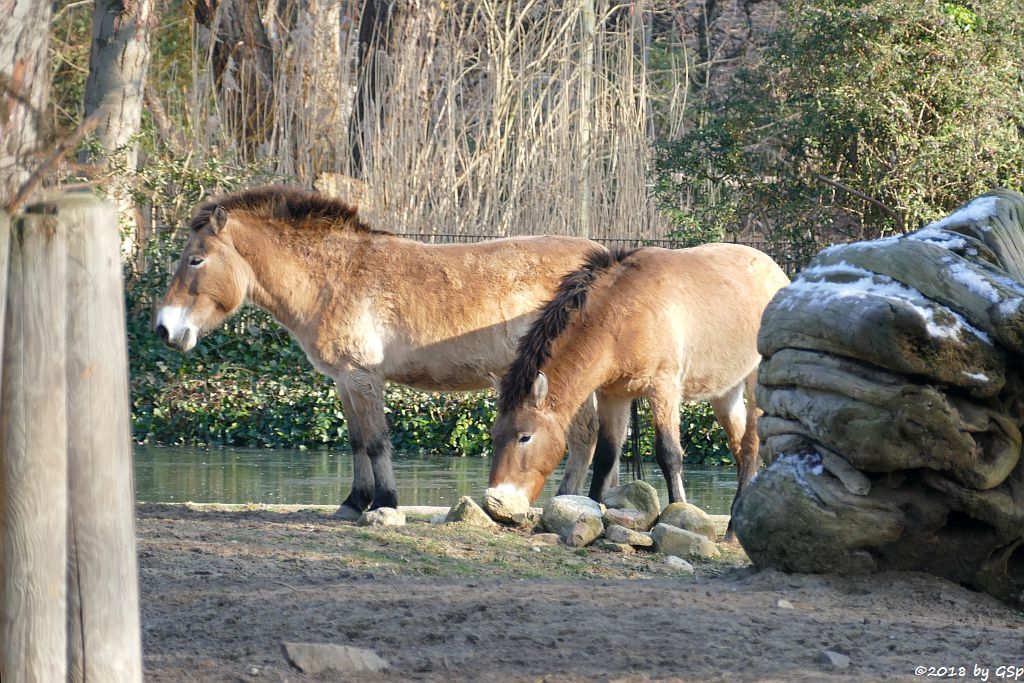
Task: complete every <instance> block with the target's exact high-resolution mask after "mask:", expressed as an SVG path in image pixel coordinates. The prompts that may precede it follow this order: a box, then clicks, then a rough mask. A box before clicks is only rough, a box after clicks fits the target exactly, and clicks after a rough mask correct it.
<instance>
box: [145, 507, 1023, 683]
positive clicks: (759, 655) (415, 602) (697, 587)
mask: <svg viewBox="0 0 1024 683" xmlns="http://www.w3.org/2000/svg"><path fill="white" fill-rule="evenodd" d="M138 538H139V558H140V573H141V586H142V624H143V647H144V653H145V655H144V656H145V674H146V679H147V680H148V681H175V682H177V681H307V680H324V681H327V680H353V681H360V682H365V683H378V682H384V681H387V682H391V681H445V682H448V681H495V682H497V681H512V682H519V681H522V682H526V681H530V682H535V681H552V682H553V681H572V682H575V681H609V682H611V681H622V682H626V681H637V682H640V681H644V682H646V681H687V682H693V681H822V680H827V681H874V680H901V681H902V680H905V681H910V680H926V679H929V678H931V679H934V678H937V677H943V676H932V677H929V676H927V675H915V673H914V672H915V668H916V667H934V668H935V670H934V671H933V672H932V673H934V674H939V673H943V672H942V671H941V670H940V669H939V667H952V672H951V673H952V674H953V675H951V676H950V675H947V676H944V677H945V678H953V679H956V680H992V681H995V680H1013V677H1012V676H1013V674H1014V673H1015V672H1014V671H1012V670H1011V671H1009V672H1007V671H1006V670H1002V674H1003V676H1004V677H1003V678H999V675H1000V671H1001V670H1000V669H998V667H1000V666H1004V667H1005V666H1007V665H1009V666H1013V667H1024V615H1022V614H1019V613H1015V612H1014V611H1013V610H1011V609H1009V608H1008V607H1006V606H1004V605H1002V604H1000V603H999V602H997V601H995V600H993V599H991V598H989V597H987V596H984V595H980V594H978V593H974V592H972V591H969V590H967V589H964V588H961V587H959V586H955V585H953V584H951V583H949V582H946V581H944V580H941V579H937V578H934V577H929V576H925V575H917V574H880V575H875V576H870V577H859V578H835V577H818V576H792V575H785V574H781V573H777V572H760V573H757V572H755V571H754V570H753V569H752V568H750V567H749V566H748V565H747V563H746V558H745V557H744V556H743V555H742V551H738V550H736V549H730V548H728V547H726V548H725V550H726V552H725V555H724V557H723V560H721V561H716V562H708V563H701V564H698V567H697V570H698V571H697V574H696V575H695V576H692V577H687V576H682V575H680V574H678V573H677V572H676V570H674V569H672V568H671V567H669V566H668V565H666V564H665V562H664V558H663V557H661V556H659V555H655V554H638V555H634V556H622V555H618V554H613V553H609V552H605V551H599V550H585V551H577V550H573V549H570V548H567V547H565V546H544V547H541V546H537V545H536V544H535V543H534V542H532V541H531V540H530V538H529V536H528V535H526V534H521V533H516V532H511V531H501V532H491V531H483V530H477V529H470V528H465V527H461V528H460V527H453V526H446V527H432V526H431V525H430V524H429V523H427V522H426V521H416V520H414V521H411V522H410V524H409V525H407V526H405V527H401V528H397V529H386V530H376V529H364V528H360V527H356V526H354V525H352V524H351V523H348V522H341V521H337V520H334V519H331V518H329V517H326V516H325V515H324V514H323V513H321V512H313V511H305V512H292V513H287V514H282V513H275V512H268V511H247V512H239V511H232V512H219V511H218V512H211V511H197V510H194V509H188V508H186V507H181V506H158V505H143V506H140V508H139V512H138ZM780 600H784V601H788V603H790V604H791V605H792V608H791V609H790V608H787V607H785V606H779V601H780ZM282 641H301V642H317V643H339V644H348V645H354V646H359V647H364V648H369V649H372V650H373V651H375V652H376V653H377V654H379V655H380V656H381V657H383V658H384V659H385V660H387V661H388V662H389V664H390V669H389V670H388V671H387V672H386V673H379V674H365V673H363V674H358V675H354V676H353V675H349V676H342V675H337V674H335V675H331V676H327V675H321V676H308V675H306V674H303V673H300V672H299V671H298V670H296V669H295V668H293V667H292V666H291V665H290V664H289V663H288V661H287V659H286V658H285V657H284V655H283V653H282V648H281V642H282ZM823 650H833V651H836V652H840V653H843V654H845V655H848V656H849V657H850V660H851V662H850V666H849V668H848V669H846V670H843V671H835V670H830V669H829V667H827V666H825V665H823V664H821V663H819V662H818V661H817V658H818V656H819V654H820V653H821V652H822V651H823ZM960 667H963V668H964V670H963V675H959V674H960V673H961V672H960ZM985 669H987V670H988V672H987V677H983V673H984V671H985ZM925 673H928V672H927V670H926V672H925ZM1008 673H1009V675H1010V677H1009V678H1006V675H1007V674H1008ZM1021 676H1022V679H1024V674H1021Z"/></svg>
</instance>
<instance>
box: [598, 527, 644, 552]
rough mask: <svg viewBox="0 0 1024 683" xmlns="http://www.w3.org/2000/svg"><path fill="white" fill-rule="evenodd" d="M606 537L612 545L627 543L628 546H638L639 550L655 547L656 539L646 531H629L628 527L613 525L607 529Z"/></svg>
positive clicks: (605, 531)
mask: <svg viewBox="0 0 1024 683" xmlns="http://www.w3.org/2000/svg"><path fill="white" fill-rule="evenodd" d="M604 537H605V538H607V539H608V540H609V541H611V542H612V543H626V544H628V545H632V546H637V547H638V548H649V547H650V546H652V545H654V539H653V538H652V537H651V535H650V534H649V533H647V532H645V531H636V530H634V529H627V528H626V527H624V526H619V525H618V524H612V525H611V526H608V527H605V530H604Z"/></svg>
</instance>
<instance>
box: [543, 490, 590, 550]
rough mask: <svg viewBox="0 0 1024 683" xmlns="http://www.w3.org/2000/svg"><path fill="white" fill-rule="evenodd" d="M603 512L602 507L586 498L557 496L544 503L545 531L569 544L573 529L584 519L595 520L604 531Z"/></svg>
mask: <svg viewBox="0 0 1024 683" xmlns="http://www.w3.org/2000/svg"><path fill="white" fill-rule="evenodd" d="M602 512H603V511H602V510H601V505H600V504H599V503H596V502H594V501H593V500H591V499H590V498H587V497H586V496H555V497H554V498H550V499H549V500H548V502H546V503H544V512H543V515H542V516H541V521H543V522H544V528H545V529H547V530H548V531H550V532H551V533H555V534H558V535H559V536H561V537H562V540H564V541H566V542H568V540H569V535H570V534H571V533H572V530H573V527H574V526H576V522H578V521H580V519H581V518H583V517H586V518H593V519H595V520H596V522H597V525H600V526H601V527H602V530H603V528H604V522H603V521H602V519H601V517H602ZM597 525H594V526H595V527H596V526H597ZM598 536H600V534H598ZM594 538H597V536H595V537H594ZM591 540H593V539H591Z"/></svg>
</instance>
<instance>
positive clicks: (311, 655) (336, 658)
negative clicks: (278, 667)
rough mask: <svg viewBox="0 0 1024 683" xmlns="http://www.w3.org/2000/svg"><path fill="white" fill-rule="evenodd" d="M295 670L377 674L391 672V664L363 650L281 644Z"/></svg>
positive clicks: (335, 646)
mask: <svg viewBox="0 0 1024 683" xmlns="http://www.w3.org/2000/svg"><path fill="white" fill-rule="evenodd" d="M281 645H282V646H283V647H284V653H285V655H286V656H287V657H288V661H289V662H291V664H292V666H294V667H295V668H296V669H298V670H299V671H301V672H303V673H307V674H319V673H324V672H325V671H337V672H338V673H356V672H371V673H377V672H380V671H384V670H385V669H387V668H388V663H387V662H385V661H384V660H383V659H381V658H380V657H378V656H377V654H376V653H374V652H372V651H370V650H366V649H364V648H361V647H352V646H350V645H334V644H332V643H281Z"/></svg>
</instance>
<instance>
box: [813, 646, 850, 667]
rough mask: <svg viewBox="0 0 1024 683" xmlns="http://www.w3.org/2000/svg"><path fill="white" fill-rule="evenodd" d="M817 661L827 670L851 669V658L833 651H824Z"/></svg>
mask: <svg viewBox="0 0 1024 683" xmlns="http://www.w3.org/2000/svg"><path fill="white" fill-rule="evenodd" d="M815 661H816V662H817V663H818V664H821V665H822V667H824V668H826V669H849V668H850V658H849V657H847V656H846V655H844V654H840V653H838V652H833V651H832V650H822V651H821V652H820V653H818V656H817V658H816V659H815Z"/></svg>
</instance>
